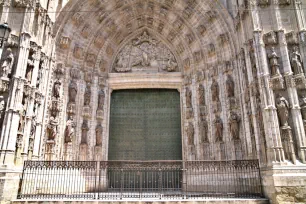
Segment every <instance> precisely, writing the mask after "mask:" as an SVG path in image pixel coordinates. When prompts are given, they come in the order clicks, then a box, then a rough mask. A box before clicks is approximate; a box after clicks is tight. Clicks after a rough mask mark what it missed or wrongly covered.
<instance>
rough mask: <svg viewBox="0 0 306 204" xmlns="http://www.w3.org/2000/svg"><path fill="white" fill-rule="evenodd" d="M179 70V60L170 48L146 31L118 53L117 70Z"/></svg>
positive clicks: (115, 65) (115, 69)
mask: <svg viewBox="0 0 306 204" xmlns="http://www.w3.org/2000/svg"><path fill="white" fill-rule="evenodd" d="M148 70H151V71H167V72H174V71H178V66H177V61H176V59H175V57H174V55H173V53H172V52H171V51H170V50H169V48H168V47H167V46H166V45H164V44H163V43H162V42H161V41H158V40H156V39H155V38H153V37H151V35H150V34H149V33H148V32H147V31H144V32H143V33H142V34H141V35H139V36H138V37H136V38H134V39H132V40H131V41H130V42H129V43H127V44H126V45H125V46H124V47H123V48H122V49H121V50H120V52H119V53H118V55H117V56H116V59H115V63H114V71H115V72H130V71H148Z"/></svg>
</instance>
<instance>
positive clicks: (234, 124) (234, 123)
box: [229, 112, 240, 140]
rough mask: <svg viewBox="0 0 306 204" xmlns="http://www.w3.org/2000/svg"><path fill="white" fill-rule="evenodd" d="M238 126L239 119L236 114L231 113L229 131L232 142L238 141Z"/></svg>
mask: <svg viewBox="0 0 306 204" xmlns="http://www.w3.org/2000/svg"><path fill="white" fill-rule="evenodd" d="M239 124H240V118H239V116H238V115H237V113H234V112H231V113H230V116H229V129H230V133H231V136H232V138H233V139H234V140H239V139H240V137H239Z"/></svg>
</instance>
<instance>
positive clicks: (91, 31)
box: [0, 0, 306, 203]
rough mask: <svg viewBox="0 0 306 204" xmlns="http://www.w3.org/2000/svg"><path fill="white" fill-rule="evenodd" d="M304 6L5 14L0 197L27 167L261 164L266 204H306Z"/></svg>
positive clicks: (28, 4) (154, 5)
mask: <svg viewBox="0 0 306 204" xmlns="http://www.w3.org/2000/svg"><path fill="white" fill-rule="evenodd" d="M305 4H306V1H305V0H273V1H270V0H249V1H245V0H227V1H226V0H86V1H84V0H69V1H68V0H48V1H47V0H37V1H32V0H22V1H21V0H2V1H0V8H1V10H0V12H1V15H0V21H1V22H0V23H5V22H6V23H8V25H9V27H10V28H11V31H10V35H9V38H8V39H7V40H6V39H3V40H1V44H2V42H3V46H2V49H1V51H3V52H2V53H1V54H2V55H1V66H0V134H1V135H0V162H1V164H3V166H1V171H2V172H5V175H6V176H4V177H3V178H2V177H1V178H0V179H2V180H3V182H0V185H2V184H3V185H4V183H5V184H6V185H8V186H10V185H13V186H14V187H15V188H17V186H18V184H16V181H17V180H18V179H15V180H14V179H12V180H10V179H8V178H19V176H20V175H19V174H20V172H21V170H20V169H21V168H22V166H23V162H24V161H25V160H42V161H53V160H60V161H77V160H81V161H108V160H121V159H123V160H129V159H132V160H156V159H157V160H182V161H200V160H208V161H210V162H211V161H235V162H237V161H242V160H258V161H259V164H260V170H261V176H262V185H263V187H264V193H265V195H266V196H267V197H268V198H269V199H270V200H271V201H273V203H281V202H282V201H283V199H284V198H287V197H289V198H290V199H291V200H294V201H293V202H301V203H303V202H306V200H305V197H306V192H305V191H306V190H305V181H306V179H305V177H306V176H305V172H306V136H305V129H306V128H305V127H306V78H305V72H306V20H305V17H306V16H305V9H304V7H305ZM5 26H6V25H2V27H1V26H0V28H1V29H2V28H3V27H5ZM8 31H9V30H8ZM0 37H1V36H0ZM169 149H170V151H168V152H167V150H169ZM136 152H141V153H140V154H137V153H136ZM289 166H290V168H289ZM12 170H14V171H12ZM15 170H16V171H15ZM19 170H20V171H19ZM12 172H13V173H12ZM16 172H17V173H16ZM18 172H19V173H18ZM292 175H294V176H292ZM1 189H4V191H3V192H4V193H3V196H2V197H3V198H5V199H7V200H12V199H14V198H12V195H11V194H10V193H11V190H10V188H1ZM6 189H9V190H6ZM288 189H289V190H290V193H288V192H289V191H288ZM284 194H285V195H286V196H283V195H284ZM301 195H302V196H301ZM304 195H305V196H304ZM1 199H2V198H1Z"/></svg>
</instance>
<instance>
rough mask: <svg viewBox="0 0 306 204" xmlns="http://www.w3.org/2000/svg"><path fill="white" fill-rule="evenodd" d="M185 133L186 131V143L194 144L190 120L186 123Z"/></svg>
mask: <svg viewBox="0 0 306 204" xmlns="http://www.w3.org/2000/svg"><path fill="white" fill-rule="evenodd" d="M186 133H187V139H188V145H194V127H193V124H192V123H191V122H190V123H188V126H187V130H186Z"/></svg>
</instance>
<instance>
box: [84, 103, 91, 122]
mask: <svg viewBox="0 0 306 204" xmlns="http://www.w3.org/2000/svg"><path fill="white" fill-rule="evenodd" d="M91 113H92V111H91V108H90V107H89V106H85V107H83V117H85V118H87V119H89V118H91Z"/></svg>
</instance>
